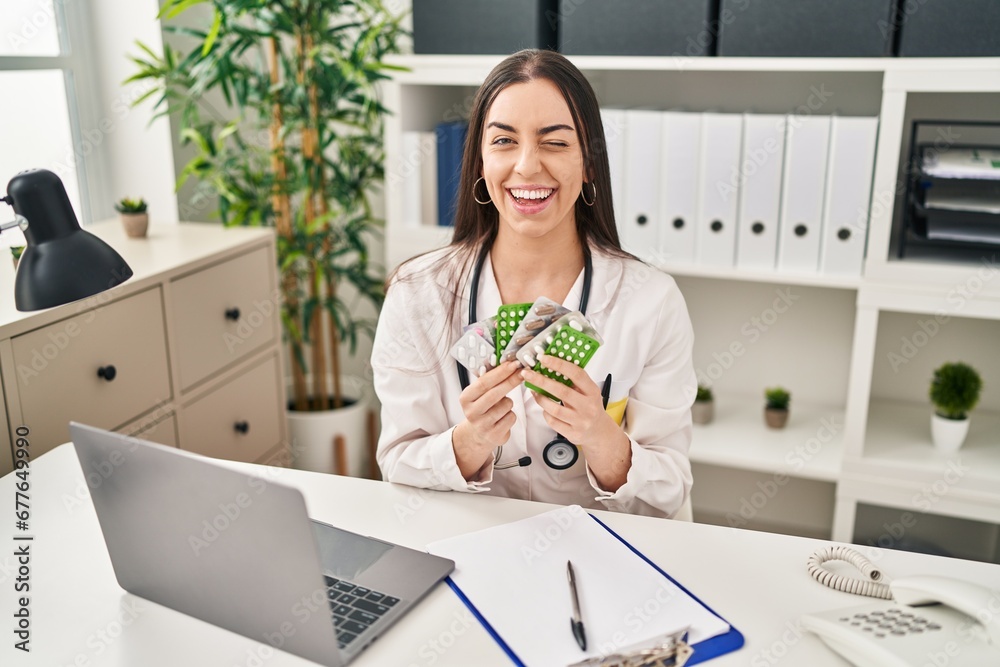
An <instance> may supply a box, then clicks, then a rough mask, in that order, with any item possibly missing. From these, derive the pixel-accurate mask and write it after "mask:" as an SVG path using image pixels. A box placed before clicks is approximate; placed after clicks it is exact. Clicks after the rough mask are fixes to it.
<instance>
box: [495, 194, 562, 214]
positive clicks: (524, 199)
mask: <svg viewBox="0 0 1000 667" xmlns="http://www.w3.org/2000/svg"><path fill="white" fill-rule="evenodd" d="M555 191H556V189H555V188H530V189H528V188H507V195H508V196H509V197H510V198H511V201H512V202H513V205H514V208H515V209H516V210H517V211H518V212H519V213H523V214H528V215H530V214H533V213H539V212H540V211H543V210H544V209H545V208H546V207H547V206H548V205H549V202H551V201H552V195H553V194H554V193H555Z"/></svg>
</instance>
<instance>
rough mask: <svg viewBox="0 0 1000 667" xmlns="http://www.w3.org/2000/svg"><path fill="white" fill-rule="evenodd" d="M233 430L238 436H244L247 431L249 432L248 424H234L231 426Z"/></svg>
mask: <svg viewBox="0 0 1000 667" xmlns="http://www.w3.org/2000/svg"><path fill="white" fill-rule="evenodd" d="M233 429H234V430H235V431H236V432H237V433H240V434H243V435H246V433H247V431H249V430H250V423H249V422H236V423H235V424H233Z"/></svg>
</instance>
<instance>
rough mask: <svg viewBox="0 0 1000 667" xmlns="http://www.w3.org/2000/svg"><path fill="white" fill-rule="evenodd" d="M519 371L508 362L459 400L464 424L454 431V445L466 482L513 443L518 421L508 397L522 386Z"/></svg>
mask: <svg viewBox="0 0 1000 667" xmlns="http://www.w3.org/2000/svg"><path fill="white" fill-rule="evenodd" d="M520 368H521V364H520V363H518V362H517V361H505V362H504V363H502V364H500V365H499V366H497V367H496V368H493V369H491V370H489V371H487V372H485V373H483V374H482V375H481V376H480V377H478V378H476V380H475V382H472V383H471V384H469V386H468V387H466V388H465V390H464V391H463V392H462V394H461V396H459V397H458V401H459V403H461V405H462V411H463V412H464V413H465V421H463V422H462V423H461V424H459V425H458V426H456V427H455V430H454V431H452V435H451V444H452V447H453V448H454V450H455V460H456V462H457V463H458V469H459V471H460V472H461V473H462V476H463V477H464V478H465V479H467V480H469V479H472V478H473V477H475V476H476V474H477V473H478V472H479V471H480V470H481V469H482V467H483V466H484V465H485V464H486V462H487V461H488V460H489V459H490V458H491V457H492V456H493V450H494V449H496V448H497V447H499V446H500V445H502V444H504V443H505V442H507V440H509V439H510V429H511V428H512V427H513V426H514V422H515V421H516V420H517V417H516V416H515V415H514V412H513V410H512V408H513V407H514V401H512V400H510V399H509V398H507V394H509V393H510V392H511V390H512V389H514V387H516V386H518V385H519V384H521V375H520V374H519V373H518V372H517V371H518V370H519V369H520Z"/></svg>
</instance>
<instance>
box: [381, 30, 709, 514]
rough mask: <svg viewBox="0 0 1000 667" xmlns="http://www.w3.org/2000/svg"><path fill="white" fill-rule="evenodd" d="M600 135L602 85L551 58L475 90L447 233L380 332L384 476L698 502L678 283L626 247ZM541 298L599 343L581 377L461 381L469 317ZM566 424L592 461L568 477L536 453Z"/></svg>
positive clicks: (603, 498)
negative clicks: (456, 351) (458, 352)
mask: <svg viewBox="0 0 1000 667" xmlns="http://www.w3.org/2000/svg"><path fill="white" fill-rule="evenodd" d="M604 145H605V143H604V134H603V129H602V125H601V117H600V109H599V107H598V103H597V99H596V96H595V95H594V92H593V90H592V89H591V87H590V84H589V83H588V82H587V80H586V79H585V78H584V76H583V75H582V74H581V73H580V72H579V70H577V69H576V68H575V67H574V66H573V65H572V64H571V63H570V62H569V61H568V60H566V59H565V58H564V57H562V56H561V55H559V54H557V53H554V52H550V51H537V50H525V51H520V52H518V53H516V54H514V55H513V56H511V57H509V58H507V59H506V60H504V61H503V62H501V63H500V64H499V65H498V66H497V67H496V68H495V69H494V70H493V71H492V72H491V73H490V75H489V76H488V77H487V79H486V81H485V82H484V83H483V85H482V86H481V87H480V89H479V91H478V93H477V95H476V98H475V101H474V103H473V106H472V110H471V114H470V119H469V132H468V136H467V139H466V144H465V151H464V156H463V166H462V173H461V180H460V183H459V197H458V206H457V211H456V224H455V234H454V237H453V240H452V243H451V245H450V246H448V247H446V248H444V249H442V250H438V251H434V252H431V253H427V254H425V255H422V256H420V257H417V258H415V259H413V260H411V261H409V262H407V263H406V264H404V265H403V266H401V267H400V268H399V269H398V270H397V271H396V273H395V275H394V276H393V277H392V278H391V279H390V286H389V289H388V293H387V296H386V302H385V305H384V307H383V310H382V314H381V318H380V320H379V324H378V330H377V332H376V335H375V342H374V348H373V352H372V368H373V371H374V380H375V390H376V393H377V394H378V396H379V398H380V400H381V402H382V434H381V437H380V439H379V444H378V452H377V458H378V462H379V465H380V466H381V468H382V471H383V474H384V476H385V477H386V479H388V480H389V481H391V482H399V483H402V484H409V485H413V486H419V487H426V488H433V489H440V490H444V489H451V490H455V491H470V492H484V493H490V494H493V495H502V496H509V497H516V498H524V499H529V500H539V501H546V502H554V503H563V504H571V503H576V504H579V505H582V506H584V507H588V508H597V509H610V510H618V511H623V512H632V513H637V514H647V515H654V516H673V515H674V514H675V513H676V512H677V510H678V509H679V508H680V507H681V506H682V504H683V503H684V501H685V500H686V499H687V496H688V493H689V491H690V487H691V468H690V463H689V461H688V459H687V452H688V447H689V444H690V440H691V417H690V414H691V413H690V407H691V403H692V402H693V400H694V396H695V393H696V386H697V383H696V380H695V375H694V369H693V366H692V362H691V349H692V344H693V334H692V331H691V323H690V320H689V318H688V314H687V309H686V306H685V304H684V300H683V297H682V296H681V294H680V292H679V291H678V289H677V286H676V284H675V283H674V281H673V279H672V278H670V277H669V276H667V275H665V274H663V273H661V272H659V271H656V270H655V269H652V268H650V267H648V266H646V265H645V264H643V263H641V262H639V261H638V260H636V259H635V258H634V257H632V256H631V255H629V254H628V253H625V252H624V251H623V250H622V249H621V245H620V243H619V241H618V233H617V230H616V227H615V221H614V214H613V213H612V206H611V184H610V177H609V172H608V159H607V155H606V153H605V151H604ZM473 292H474V303H473V304H472V306H474V308H472V310H474V311H475V312H470V303H469V301H470V294H473ZM540 296H546V297H549V298H551V299H553V300H555V301H558V302H561V303H562V304H563V305H565V306H566V307H567V308H569V309H571V310H577V309H581V310H585V313H586V315H587V317H588V319H589V320H590V321H591V322H592V323H593V325H594V327H595V329H596V330H597V331H598V333H599V334H600V335H601V336H602V337H603V339H604V345H602V346H601V348H600V349H599V350H598V351H597V353H596V354H595V355H594V357H593V358H592V359H591V361H590V363H589V364H588V365H587V367H586V369H585V370H584V369H581V368H579V367H576V366H574V365H572V364H571V363H569V362H566V361H565V360H563V359H559V358H551V357H542V358H541V362H542V364H543V365H544V366H545V367H547V368H549V369H551V370H554V371H557V372H560V373H563V374H564V375H565V376H566V377H567V378H569V379H570V380H571V381H572V383H573V386H572V387H567V386H565V385H563V384H560V383H558V382H556V381H554V380H551V379H549V378H547V377H545V376H543V375H541V374H540V373H537V372H535V371H532V370H529V369H523V368H521V367H520V365H519V364H518V363H517V362H516V361H515V362H507V363H504V364H501V365H500V366H498V367H496V368H494V369H492V370H489V371H487V372H486V373H484V374H483V375H482V376H480V377H478V378H467V379H468V380H469V382H468V384H467V386H466V382H465V380H466V378H460V377H459V373H458V372H457V371H456V365H455V362H454V361H453V360H452V359H451V358H450V357H449V355H448V350H449V349H450V348H451V346H452V345H453V344H454V343H455V341H456V340H457V339H458V337H459V336H460V335H461V334H462V327H463V326H465V325H467V324H469V323H470V322H471V321H475V320H477V319H485V318H486V317H488V316H490V315H494V314H496V312H497V308H498V307H499V306H500V305H502V304H509V303H529V302H533V301H535V300H536V299H537V298H538V297H540ZM581 306H584V307H585V308H581ZM470 317H471V318H472V319H471V320H470V319H467V318H470ZM525 381H527V382H530V383H532V384H534V385H536V386H538V387H540V388H541V389H544V390H545V391H547V392H549V393H550V394H552V395H553V396H556V397H557V398H558V399H559V402H556V401H553V400H551V399H549V398H546V397H544V396H542V395H540V394H536V393H535V392H533V391H531V390H529V389H527V388H526V387H525V385H524V382H525ZM605 385H607V386H605ZM602 392H603V393H604V394H606V396H602ZM605 402H607V409H605V407H604V403H605ZM557 433H558V434H560V435H561V436H564V437H565V439H567V440H568V441H569V442H571V443H573V444H575V445H576V446H577V447H578V448H579V450H578V451H579V454H580V456H579V459H580V460H578V461H576V463H575V464H573V465H571V466H569V467H568V468H565V469H561V470H557V469H555V468H553V467H550V466H549V465H546V463H545V462H543V456H542V454H543V450H544V448H545V447H546V445H547V444H549V443H550V442H552V441H553V440H554V439H555V438H556V437H557ZM525 457H530V461H531V462H530V464H528V465H525V463H526V459H525ZM519 460H520V465H518V463H517V462H518V461H519Z"/></svg>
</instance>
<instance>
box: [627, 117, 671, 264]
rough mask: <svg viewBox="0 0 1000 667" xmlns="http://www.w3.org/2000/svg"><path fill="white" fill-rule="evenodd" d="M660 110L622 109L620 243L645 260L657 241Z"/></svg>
mask: <svg viewBox="0 0 1000 667" xmlns="http://www.w3.org/2000/svg"><path fill="white" fill-rule="evenodd" d="M661 127H662V112H661V111H651V110H645V109H629V110H627V111H626V112H625V217H624V224H623V225H622V226H621V228H622V229H623V230H624V232H625V233H624V238H623V239H622V245H623V246H624V248H625V250H627V251H629V252H631V253H633V254H635V255H637V256H639V257H642V258H645V259H654V258H652V257H651V255H652V253H651V252H650V251H651V250H653V249H655V248H656V247H657V245H658V244H659V234H660V230H659V223H660V187H661V186H660V144H661V140H660V131H661Z"/></svg>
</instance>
